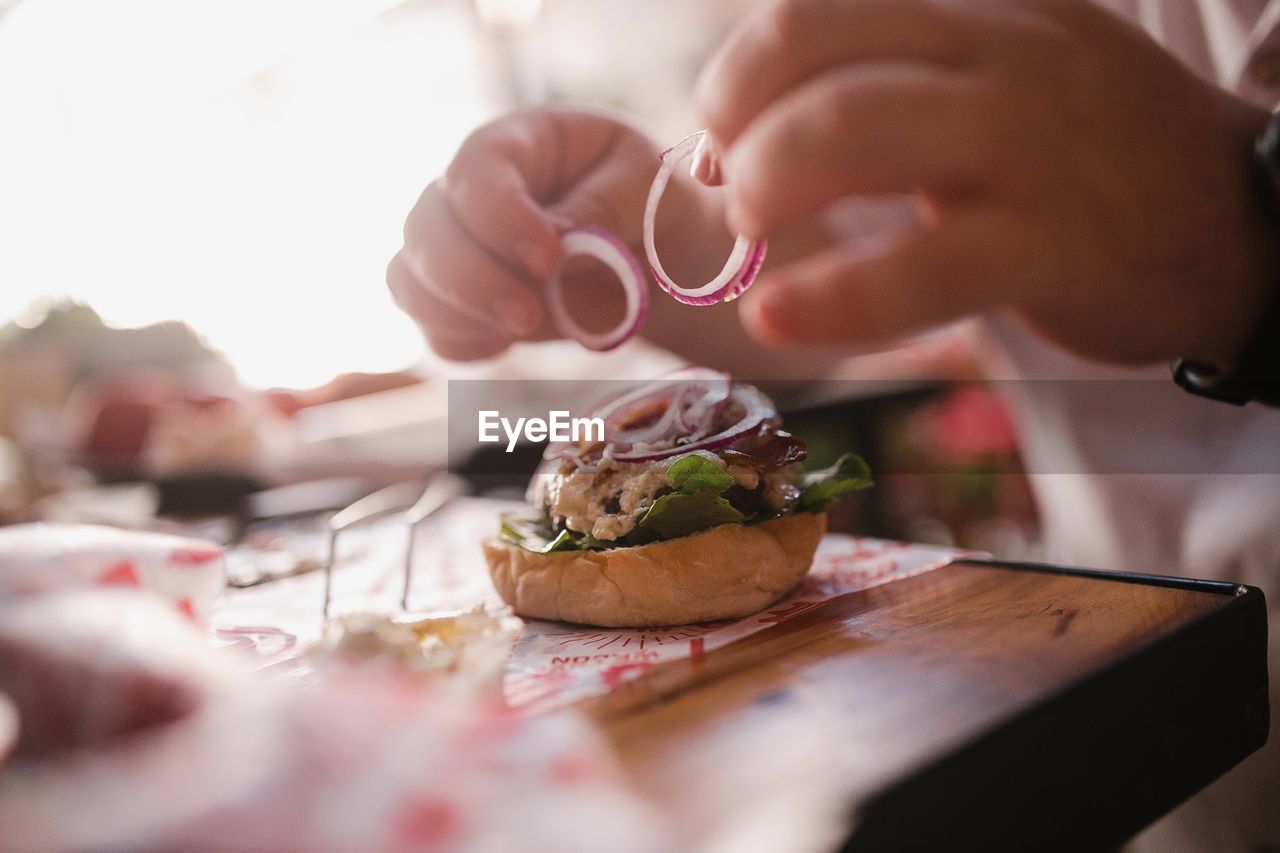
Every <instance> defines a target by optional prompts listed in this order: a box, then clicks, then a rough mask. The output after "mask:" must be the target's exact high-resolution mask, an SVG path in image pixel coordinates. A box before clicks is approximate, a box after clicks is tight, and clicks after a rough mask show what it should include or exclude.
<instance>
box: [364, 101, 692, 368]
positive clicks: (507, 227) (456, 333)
mask: <svg viewBox="0 0 1280 853" xmlns="http://www.w3.org/2000/svg"><path fill="white" fill-rule="evenodd" d="M658 152H659V149H658V148H657V147H656V146H655V145H654V144H653V143H651V142H650V141H649V140H648V139H646V138H645V137H644V136H643V135H642V134H640V133H639V132H638V131H636V130H634V129H632V128H631V127H628V126H627V125H625V124H623V123H621V122H619V121H617V120H615V119H612V118H609V117H607V116H604V115H601V114H597V113H591V112H583V111H577V110H568V109H541V110H528V111H523V112H518V113H514V114H512V115H508V116H505V117H503V118H500V119H498V120H497V121H494V122H493V123H491V124H488V125H486V126H484V127H482V128H480V129H479V130H477V131H476V132H475V133H473V134H472V135H471V137H470V138H469V139H467V140H466V142H464V143H463V145H462V148H461V149H460V150H459V151H458V153H457V155H456V157H455V158H454V160H453V163H452V164H451V165H450V166H449V168H448V171H447V172H446V173H445V175H444V177H442V178H440V179H438V180H436V181H433V182H432V183H431V185H430V186H428V187H427V188H426V190H425V191H424V192H423V193H422V196H421V198H419V200H418V203H417V205H415V207H414V209H413V211H412V212H411V213H410V214H409V218H408V221H407V222H406V223H405V228H404V248H403V249H401V250H400V252H399V253H398V254H397V255H396V257H395V258H394V259H393V260H392V261H391V264H390V266H389V267H388V269H387V282H388V284H389V286H390V288H391V291H392V294H393V295H394V296H395V299H396V301H397V303H398V304H399V305H400V307H401V308H403V309H404V310H405V311H406V312H408V313H409V314H410V315H411V316H412V317H413V318H414V320H416V321H417V322H418V324H419V325H420V326H421V327H422V330H423V332H424V333H425V335H426V337H427V339H428V341H429V343H430V344H431V346H432V348H433V349H435V350H436V352H437V353H439V354H440V355H442V356H444V357H445V358H450V359H456V360H473V359H480V358H486V357H489V356H492V355H496V354H498V353H500V352H502V351H503V350H504V349H506V348H507V346H509V345H510V344H511V343H512V342H514V341H520V340H540V339H546V338H550V337H554V336H555V332H554V329H553V327H552V325H551V323H550V321H549V318H548V316H547V312H546V310H545V307H544V305H543V301H542V286H541V285H542V283H543V282H544V281H545V280H546V279H547V278H548V277H549V276H551V275H552V274H553V273H554V272H555V271H556V270H557V268H558V266H559V265H560V261H561V252H560V235H561V233H562V232H563V231H564V230H565V229H567V228H569V227H571V226H575V225H597V226H600V227H602V228H606V229H608V230H609V231H612V232H613V233H615V234H617V235H618V236H619V237H620V238H622V239H623V240H625V241H626V242H628V243H629V244H631V245H632V247H633V250H635V251H639V248H638V247H639V244H640V240H641V225H642V221H643V215H644V201H645V197H646V195H647V194H648V190H649V185H650V184H651V183H652V181H653V176H654V174H655V173H656V172H657V168H658ZM693 198H694V196H693V194H692V192H691V191H690V188H688V187H685V188H683V189H680V188H675V191H674V192H672V193H671V194H670V195H669V196H668V198H667V199H664V202H663V207H664V217H663V220H662V221H663V224H664V229H665V231H666V232H670V233H669V235H665V234H664V239H667V241H668V242H671V243H679V242H681V241H680V239H679V237H680V235H681V234H682V233H683V232H685V231H686V230H687V229H685V228H684V227H683V224H684V223H686V222H687V219H688V217H689V216H690V215H692V213H693V212H694V211H695V209H696V208H697V203H696V202H694V201H693ZM667 208H671V209H670V210H668V209H667ZM674 251H676V252H678V251H679V246H678V245H677V246H676V247H675V249H674ZM565 285H566V291H567V294H568V297H569V299H568V301H569V302H570V304H571V305H573V306H574V307H575V308H576V309H578V310H576V311H575V317H576V318H577V319H578V320H579V322H581V323H583V325H585V326H587V327H588V328H591V327H592V322H591V318H595V321H596V322H599V323H600V324H601V325H602V326H607V325H609V323H608V322H606V321H607V320H608V318H610V317H614V316H621V313H622V307H623V299H622V290H621V287H620V286H619V285H618V283H617V282H616V280H614V279H613V277H612V275H611V274H610V273H609V272H607V271H606V270H605V269H604V268H603V267H600V266H598V265H595V264H592V263H590V262H587V263H583V264H582V265H581V266H577V267H575V266H573V265H568V266H567V268H566V271H565Z"/></svg>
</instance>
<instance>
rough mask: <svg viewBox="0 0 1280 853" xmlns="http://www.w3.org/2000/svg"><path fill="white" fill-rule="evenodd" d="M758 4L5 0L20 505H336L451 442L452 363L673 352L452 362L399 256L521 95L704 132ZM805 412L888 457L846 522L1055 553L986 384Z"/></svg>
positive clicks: (204, 511)
mask: <svg viewBox="0 0 1280 853" xmlns="http://www.w3.org/2000/svg"><path fill="white" fill-rule="evenodd" d="M756 4H757V3H756V0H700V2H696V3H695V2H688V0H645V2H643V3H638V2H634V0H632V2H625V0H221V2H217V3H214V2H208V0H113V2H102V0H0V235H3V238H2V239H0V283H2V286H0V326H3V328H2V329H0V520H5V521H15V520H22V519H30V518H59V519H74V520H103V521H110V522H113V523H120V524H129V525H138V526H147V525H154V524H157V523H158V522H157V518H158V517H161V518H163V517H176V516H184V517H187V518H191V517H198V518H203V517H205V516H207V515H209V514H223V513H227V512H232V513H233V514H234V513H240V514H243V513H246V512H251V510H250V509H247V507H250V506H253V507H257V509H253V510H252V512H257V513H262V512H265V510H262V506H263V505H272V503H271V501H265V502H264V501H262V500H257V499H255V498H254V496H255V495H258V494H259V493H260V492H261V491H262V490H264V489H273V488H279V487H281V486H290V485H296V484H299V483H303V484H315V483H320V484H324V485H323V488H320V487H317V488H315V489H312V490H311V494H309V495H307V496H306V498H305V499H303V500H301V501H300V502H299V503H296V504H289V503H288V502H286V505H287V507H288V508H305V507H307V506H310V505H311V504H316V505H319V504H333V505H335V506H338V505H341V504H343V503H344V502H345V501H347V500H348V499H351V498H354V497H358V496H359V495H360V494H362V493H364V492H366V491H368V490H369V489H372V488H376V487H378V486H381V485H385V484H387V483H389V482H394V481H396V480H399V479H404V478H405V477H406V476H409V475H417V474H422V473H425V472H427V471H430V470H431V469H433V468H438V467H440V466H442V465H444V464H446V463H447V462H448V461H450V460H448V459H447V458H446V450H445V448H444V446H443V445H444V444H445V442H444V440H443V438H442V436H443V429H444V428H443V424H442V421H443V419H444V414H445V413H444V407H445V403H446V401H447V395H446V393H445V390H444V387H443V380H445V379H447V378H449V377H468V378H484V377H499V378H520V377H537V376H540V375H543V374H544V373H545V372H546V370H547V369H548V366H550V365H554V366H555V371H556V374H557V375H558V376H560V377H562V378H573V377H592V376H605V375H608V376H612V377H615V378H616V377H626V376H637V377H641V376H652V375H653V374H654V373H656V372H658V371H660V370H662V369H663V368H664V367H665V366H667V365H669V364H671V363H673V361H672V359H671V358H670V357H669V356H666V355H665V354H663V353H660V352H656V351H652V350H650V349H648V348H647V347H646V346H645V345H644V344H642V343H640V342H635V343H633V344H631V345H629V346H628V347H627V348H624V349H623V350H622V351H619V352H618V353H615V354H613V355H612V356H610V357H608V358H603V357H601V356H596V355H588V354H585V353H584V352H582V351H580V350H578V349H576V347H575V346H573V345H563V346H562V345H558V344H557V345H548V346H541V347H536V348H525V350H523V351H519V352H515V353H512V354H509V355H508V356H507V357H505V358H503V359H500V360H498V361H496V362H493V363H489V364H485V365H473V366H459V365H450V364H446V363H443V362H440V361H438V360H436V359H434V358H432V357H431V356H430V355H427V354H425V353H424V351H423V347H422V343H421V340H420V338H419V336H418V333H417V331H416V330H415V328H414V327H413V325H412V324H411V323H410V322H409V321H408V320H407V319H406V318H405V317H404V316H402V315H401V314H400V313H399V312H398V311H397V310H396V309H395V308H394V306H393V305H392V303H391V301H390V299H389V298H388V297H387V295H386V291H385V286H384V283H383V270H384V267H385V265H386V262H387V261H388V259H389V258H390V257H391V256H392V254H393V253H394V252H395V251H396V250H397V249H398V248H399V245H400V229H401V224H402V222H403V219H404V216H405V213H406V212H407V211H408V210H409V208H410V207H411V206H412V204H413V202H414V200H415V198H416V196H417V194H418V192H419V191H420V190H421V188H422V187H423V186H425V185H426V184H427V183H428V182H429V181H430V180H431V179H432V178H433V177H435V176H436V175H438V174H439V173H440V172H441V171H442V169H443V168H444V166H445V165H446V164H447V163H448V161H449V158H450V157H451V156H452V153H453V152H454V150H455V149H456V148H457V146H458V144H459V143H460V142H461V141H462V140H463V138H464V137H465V136H466V135H467V134H468V133H469V132H470V131H471V130H472V129H473V128H474V127H475V126H476V125H478V124H480V123H481V122H483V121H485V120H486V119H488V118H491V117H493V116H495V115H497V114H499V113H501V112H504V111H506V110H509V109H511V108H513V107H516V106H519V105H522V104H529V103H540V102H545V101H561V102H571V103H577V104H588V105H595V106H601V107H607V108H611V109H617V110H621V111H625V112H626V113H628V114H629V115H630V116H632V117H633V118H635V119H636V120H637V121H638V122H639V123H640V124H641V125H643V126H645V127H647V128H648V129H649V130H650V131H652V133H653V134H655V136H656V137H657V138H658V139H672V140H674V139H677V138H679V137H681V136H683V135H685V134H686V133H688V132H689V131H690V130H692V129H694V117H693V115H692V111H691V109H690V99H689V97H688V95H689V92H690V91H691V88H692V84H693V81H694V80H695V78H696V76H697V73H698V71H699V69H700V67H701V64H702V62H703V60H704V59H705V57H706V56H707V55H708V54H709V53H710V51H711V50H712V49H713V48H714V46H715V45H716V44H717V43H718V42H719V41H720V39H721V38H723V36H724V34H725V33H726V32H727V31H728V29H729V28H730V27H731V26H732V25H733V24H734V22H735V21H736V20H738V19H739V18H740V17H741V16H742V15H743V14H745V13H746V12H747V11H748V10H749V8H750V7H751V6H753V5H756ZM944 361H949V362H950V364H949V366H948V367H947V369H945V370H943V371H941V372H942V374H944V375H953V376H961V377H963V376H966V375H967V363H966V355H965V353H964V352H963V351H961V350H957V351H956V352H954V353H952V354H944ZM801 408H802V409H803V411H799V412H797V415H796V417H797V421H796V424H795V426H796V431H797V432H800V433H801V434H802V435H804V436H805V437H806V438H807V439H809V440H810V441H811V443H812V444H813V445H814V447H815V448H816V450H817V452H815V458H816V459H817V460H818V461H821V458H822V456H823V455H824V453H825V451H824V450H822V449H823V448H827V447H831V448H838V449H846V448H847V447H849V446H853V447H854V448H855V449H862V450H863V451H864V452H866V453H868V454H869V455H871V456H872V457H874V458H873V464H878V465H879V466H880V470H881V471H887V472H891V473H890V474H889V476H886V477H882V478H881V486H880V488H877V489H876V490H873V491H872V492H870V493H867V495H866V496H865V497H864V498H863V499H862V500H861V502H859V503H858V504H857V505H855V506H853V507H851V508H850V510H849V511H848V513H847V516H846V517H844V518H841V519H839V520H838V521H839V524H840V526H842V527H845V528H848V529H857V530H862V531H863V532H871V533H878V534H881V535H888V536H896V537H903V538H914V539H923V540H927V541H935V542H945V543H958V544H962V545H966V546H969V547H978V548H985V549H988V550H993V551H996V552H998V553H999V554H1001V555H1002V556H1006V557H1013V558H1017V557H1024V556H1034V555H1035V553H1036V549H1037V547H1038V546H1037V544H1036V542H1037V536H1036V532H1035V516H1034V509H1033V508H1032V506H1031V502H1030V498H1029V496H1028V493H1027V490H1026V484H1025V481H1024V480H1023V478H1022V477H1021V475H1020V474H1019V464H1018V460H1017V454H1016V450H1015V445H1014V438H1015V436H1013V434H1012V427H1011V426H1010V425H1009V423H1008V419H1007V417H1005V414H1004V412H1003V409H1002V407H1001V406H1000V403H999V401H998V399H997V398H996V397H995V396H993V395H992V394H990V392H988V391H987V390H986V389H984V388H983V387H981V386H979V385H976V384H973V383H965V384H963V385H956V386H954V387H953V386H951V385H949V384H948V383H945V382H926V383H919V382H914V383H907V384H905V385H904V386H903V387H902V388H900V389H898V388H894V389H889V390H887V391H885V392H883V393H877V394H874V395H870V396H869V397H868V398H866V399H859V400H857V401H854V402H848V401H828V402H826V403H825V404H823V405H820V406H819V405H810V406H802V407H801ZM850 442H853V444H852V445H850V444H849V443H850ZM454 461H455V463H456V461H457V460H454ZM464 464H466V465H472V466H473V467H475V468H477V469H483V468H484V464H485V463H484V460H483V459H479V460H475V461H468V462H466V463H464ZM246 501H249V503H246ZM228 535H231V534H228Z"/></svg>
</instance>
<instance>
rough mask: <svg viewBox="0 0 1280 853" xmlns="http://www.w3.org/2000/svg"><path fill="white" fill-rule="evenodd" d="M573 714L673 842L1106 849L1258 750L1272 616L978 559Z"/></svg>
mask: <svg viewBox="0 0 1280 853" xmlns="http://www.w3.org/2000/svg"><path fill="white" fill-rule="evenodd" d="M582 707H583V708H584V709H585V710H587V711H588V713H589V714H591V715H592V716H593V717H594V718H595V719H596V720H597V721H598V722H599V723H600V724H601V725H602V726H603V728H604V730H605V731H606V733H607V735H608V736H609V737H610V738H611V739H612V741H613V742H614V744H615V746H616V748H617V750H618V752H619V754H620V755H621V757H622V760H623V763H624V764H625V766H626V767H627V768H628V769H629V771H630V773H631V774H632V776H633V778H634V780H635V782H636V784H637V785H638V786H639V787H640V788H641V789H643V790H645V791H646V792H648V793H649V794H651V795H652V796H653V797H654V798H655V799H656V800H657V801H658V802H659V803H660V804H661V805H662V806H663V807H664V808H665V809H666V810H668V811H669V813H670V814H671V815H673V816H674V817H675V818H676V821H677V825H678V826H679V827H681V832H682V833H683V838H682V841H683V842H684V843H686V844H689V845H693V844H694V843H698V844H701V845H704V846H705V845H707V844H713V845H714V844H719V845H720V847H719V849H726V850H732V849H741V848H742V847H744V846H747V845H748V844H749V846H751V847H752V848H753V849H777V850H787V849H795V848H797V847H801V846H808V845H812V844H815V843H817V844H818V845H819V846H827V847H830V846H832V845H834V846H836V847H839V846H840V844H841V843H845V844H846V845H847V847H846V849H848V850H856V851H861V850H903V849H908V850H919V849H927V850H957V849H981V850H1029V849H1034V850H1088V849H1106V848H1108V847H1111V848H1114V847H1115V846H1117V845H1119V844H1121V843H1122V842H1123V841H1124V840H1125V839H1127V838H1128V837H1130V836H1131V835H1133V834H1134V833H1135V832H1137V831H1138V830H1140V829H1141V828H1143V827H1144V826H1146V825H1147V824H1149V823H1151V822H1152V821H1154V820H1155V819H1156V818H1158V817H1159V816H1160V815H1162V814H1164V813H1165V812H1167V811H1168V810H1170V809H1171V808H1172V807H1173V806H1175V805H1177V804H1178V803H1180V802H1181V801H1183V800H1185V799H1186V798H1187V797H1189V796H1190V795H1191V794H1192V793H1194V792H1195V791H1197V790H1199V789H1200V788H1202V787H1203V786H1205V785H1206V784H1208V783H1209V782H1210V781H1212V780H1213V779H1215V778H1216V777H1218V776H1220V775H1221V774H1222V773H1224V772H1225V771H1226V770H1228V769H1229V768H1231V767H1232V766H1234V765H1235V764H1236V763H1238V762H1239V761H1240V760H1241V759H1242V758H1244V757H1245V756H1246V755H1248V754H1249V753H1250V752H1252V751H1253V750H1255V749H1257V748H1258V747H1260V746H1261V745H1262V744H1263V743H1264V742H1265V740H1266V736H1267V719H1268V717H1267V675H1266V611H1265V605H1264V602H1263V597H1262V593H1261V592H1260V591H1258V590H1257V589H1253V588H1249V587H1242V586H1236V585H1233V584H1226V583H1218V582H1207V581H1191V580H1181V579H1172V578H1161V577H1154V576H1144V575H1118V574H1108V573H1100V572H1091V571H1085V570H1072V569H1062V568H1055V567H1046V566H1029V565H1015V564H1008V563H996V562H990V561H975V560H970V561H963V562H960V563H956V564H953V565H951V566H949V567H946V568H943V569H939V570H937V571H934V572H930V573H928V574H925V575H921V576H918V577H913V578H909V579H905V580H901V581H897V582H894V583H891V584H887V585H885V586H881V587H877V588H874V589H871V590H867V591H865V592H860V593H854V594H851V595H847V596H844V597H842V598H838V599H835V600H833V601H831V602H829V603H827V604H825V605H823V606H822V607H820V608H818V609H815V610H813V611H810V612H808V613H805V614H803V615H800V616H797V617H795V618H793V619H791V620H789V621H787V622H784V623H782V624H780V625H778V626H776V627H774V628H771V629H769V630H767V631H764V632H761V633H759V634H755V635H753V636H751V637H748V638H746V639H744V640H741V641H739V642H737V643H734V644H732V645H730V646H727V647H725V648H722V649H720V650H717V651H715V652H712V653H710V654H708V655H706V656H704V657H702V658H701V659H693V660H684V661H677V662H672V663H669V664H664V665H662V666H660V667H658V668H656V669H654V670H653V671H651V672H649V673H647V674H646V675H645V676H643V677H641V678H639V679H637V680H635V681H633V682H630V683H627V684H625V685H623V686H621V687H620V688H618V689H617V690H615V691H614V692H612V693H610V694H609V695H607V696H604V697H601V698H599V699H595V700H591V701H589V702H587V703H585V704H584V705H583V706H582ZM823 833H828V834H829V837H828V836H824V835H823ZM815 836H816V838H815Z"/></svg>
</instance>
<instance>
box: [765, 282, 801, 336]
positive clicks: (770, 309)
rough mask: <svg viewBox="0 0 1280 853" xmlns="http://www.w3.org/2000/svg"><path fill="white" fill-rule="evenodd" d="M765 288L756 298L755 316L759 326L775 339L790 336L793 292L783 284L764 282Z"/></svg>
mask: <svg viewBox="0 0 1280 853" xmlns="http://www.w3.org/2000/svg"><path fill="white" fill-rule="evenodd" d="M765 284H767V285H768V286H767V288H765V289H764V291H763V292H762V293H761V294H760V296H759V298H758V299H757V300H756V317H757V319H758V321H759V324H760V326H761V327H762V328H763V329H764V330H765V332H766V333H768V334H769V336H770V337H773V338H776V339H786V338H789V337H790V331H791V329H790V316H791V313H792V310H791V309H792V299H793V297H794V295H795V294H794V292H793V290H792V289H791V288H789V287H787V286H786V285H785V284H780V283H777V282H765Z"/></svg>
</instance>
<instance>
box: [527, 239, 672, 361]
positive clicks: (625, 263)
mask: <svg viewBox="0 0 1280 853" xmlns="http://www.w3.org/2000/svg"><path fill="white" fill-rule="evenodd" d="M560 245H561V247H562V249H563V251H564V257H566V258H569V257H572V256H575V255H587V256H589V257H592V258H595V259H596V260H598V261H600V262H601V263H603V264H604V265H605V266H607V267H609V269H610V270H612V271H613V274H614V275H616V276H617V277H618V281H620V282H621V283H622V289H623V291H624V292H625V293H626V297H627V309H626V313H625V314H624V315H623V317H622V321H621V322H619V323H618V325H617V326H616V327H614V328H612V329H610V330H608V331H607V332H589V331H587V330H586V329H584V328H582V326H580V325H578V323H577V322H576V321H575V320H574V319H573V316H572V315H571V314H570V313H569V306H568V305H567V304H566V303H565V298H564V282H563V281H561V277H560V275H559V274H558V273H557V274H556V275H554V276H552V278H551V281H550V282H549V283H548V286H547V307H548V308H549V309H550V310H551V319H552V320H553V321H554V322H555V325H556V329H557V330H558V331H559V332H560V334H562V335H564V336H565V337H566V338H572V339H573V340H575V341H577V342H578V343H580V344H582V345H583V346H584V347H586V348H587V349H589V350H595V351H596V352H606V351H608V350H611V349H616V348H617V347H620V346H622V344H624V343H626V342H627V341H628V340H630V339H631V338H632V337H634V336H635V334H636V332H638V331H640V327H641V326H642V325H644V318H645V315H646V314H647V313H648V311H649V288H648V286H647V284H646V282H645V278H644V271H643V270H642V269H641V268H640V262H639V261H637V260H636V257H635V255H633V254H631V250H630V249H628V248H627V246H626V244H625V243H623V242H622V241H621V240H619V239H618V238H617V237H615V236H613V235H612V234H610V233H609V232H608V231H605V230H603V229H601V228H594V227H590V226H584V227H580V228H571V229H569V230H568V231H566V232H565V233H564V236H563V237H562V238H561V240H560Z"/></svg>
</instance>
